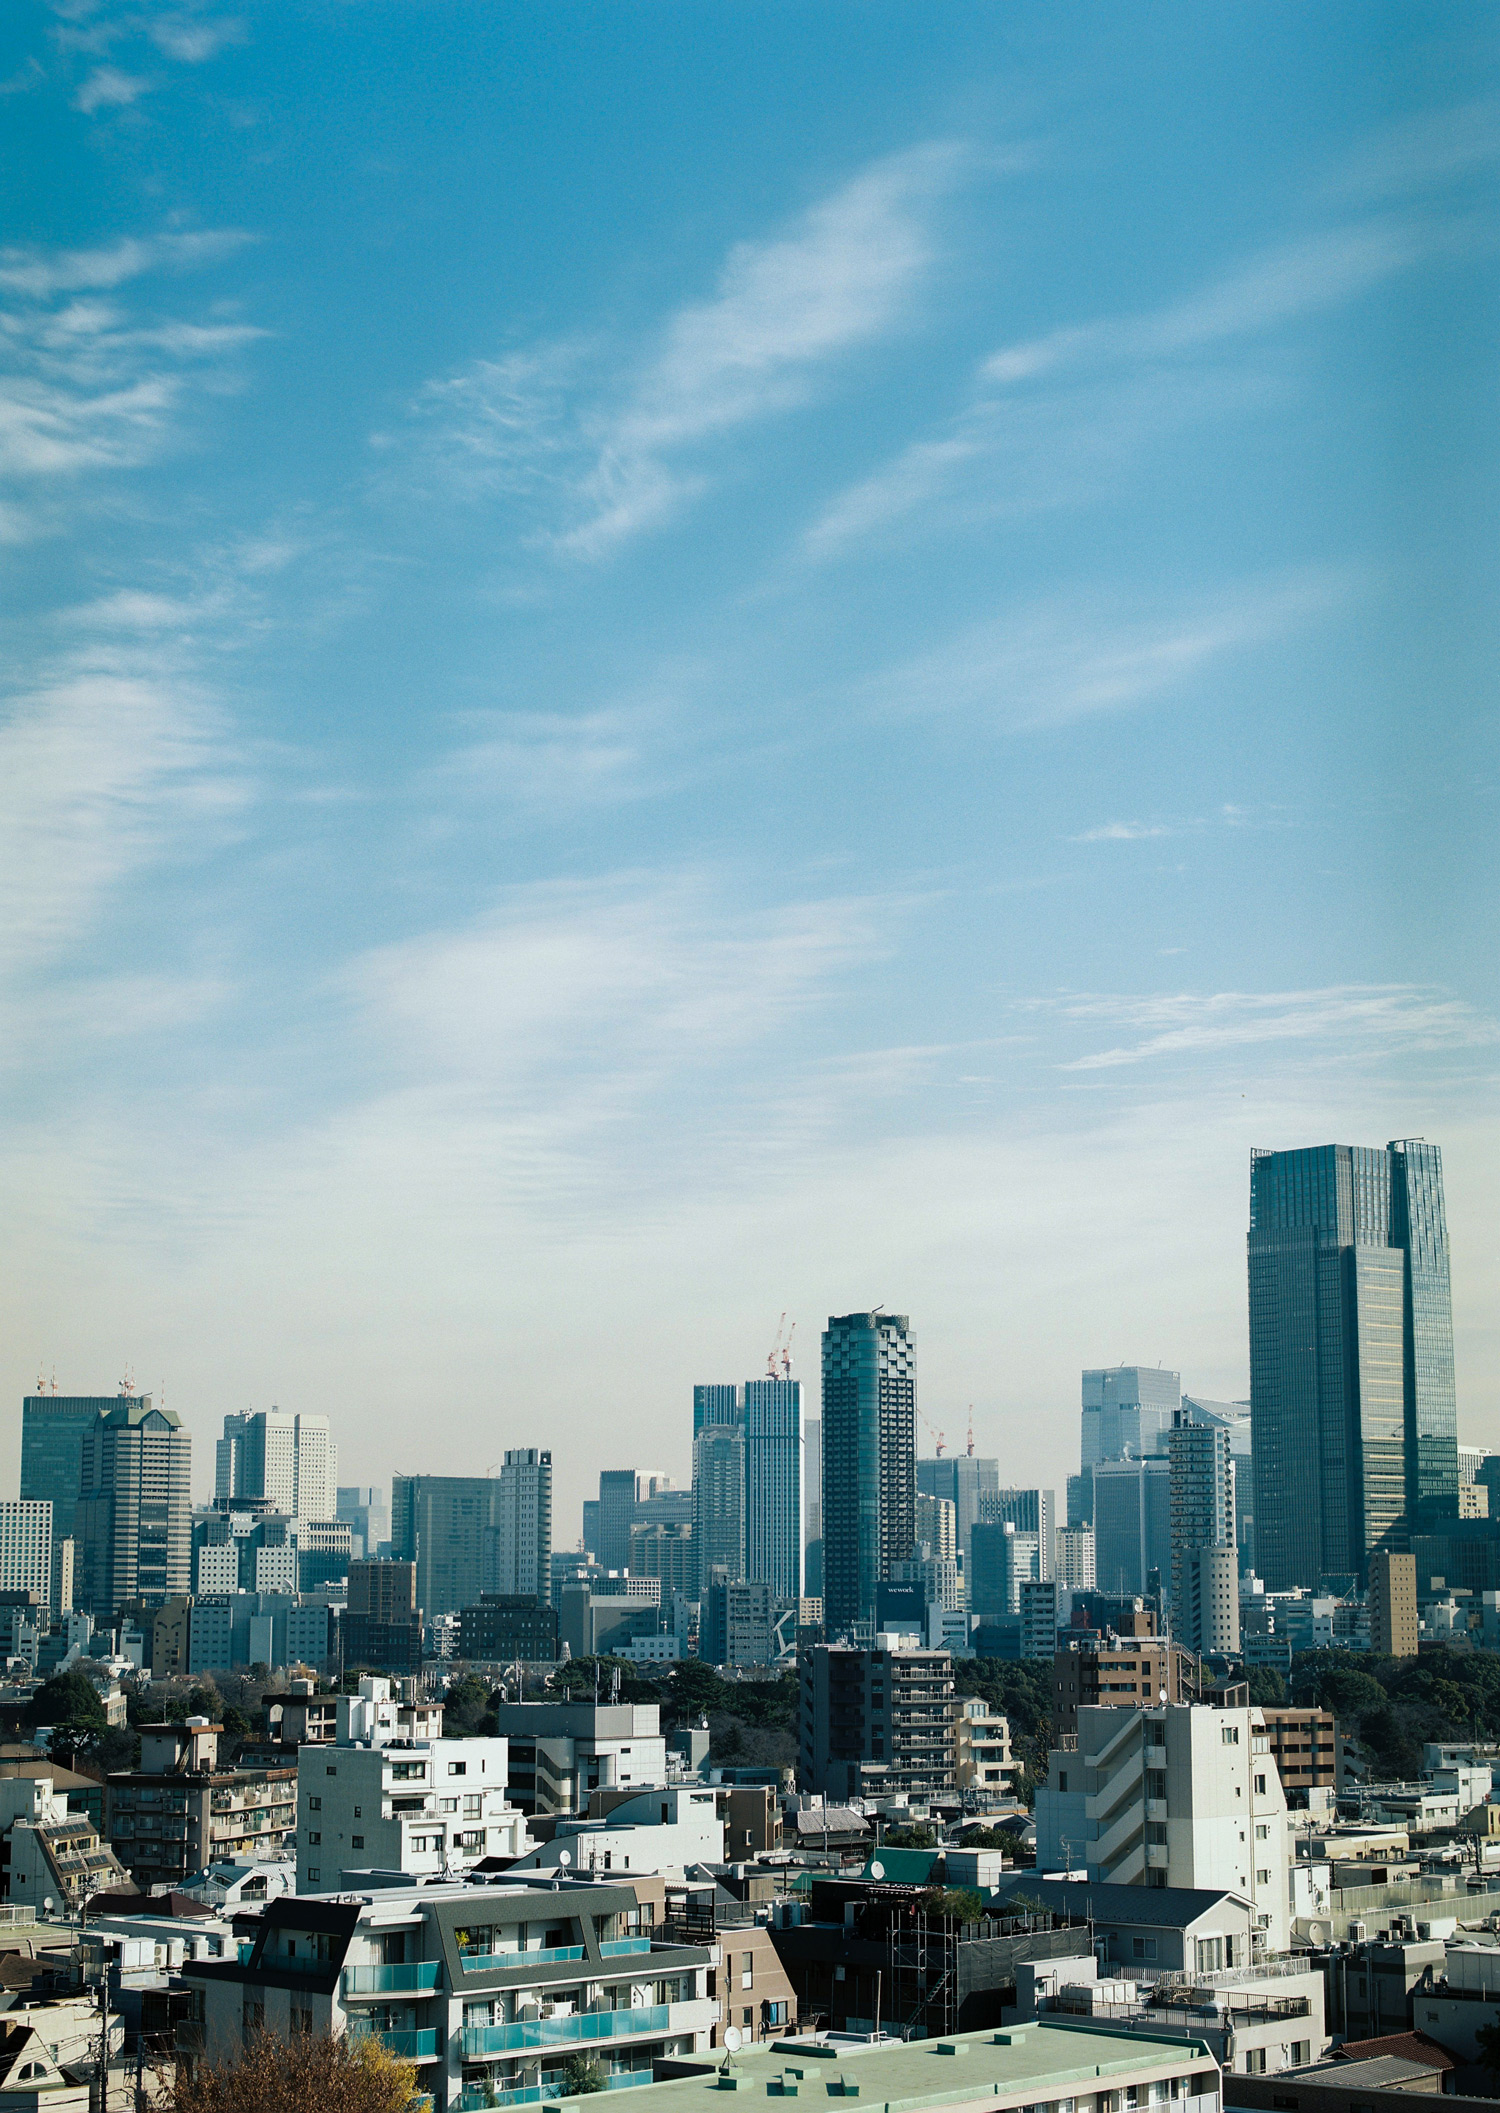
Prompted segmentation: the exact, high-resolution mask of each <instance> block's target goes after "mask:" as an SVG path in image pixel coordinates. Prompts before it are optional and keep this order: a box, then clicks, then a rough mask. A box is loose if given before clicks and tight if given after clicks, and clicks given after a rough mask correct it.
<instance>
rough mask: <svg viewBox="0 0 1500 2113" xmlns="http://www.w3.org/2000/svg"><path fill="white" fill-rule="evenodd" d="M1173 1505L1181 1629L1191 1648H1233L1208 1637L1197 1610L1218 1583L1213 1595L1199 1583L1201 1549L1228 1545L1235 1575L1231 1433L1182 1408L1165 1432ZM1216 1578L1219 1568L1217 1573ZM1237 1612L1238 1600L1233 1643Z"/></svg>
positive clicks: (1210, 1602) (1175, 1598) (1175, 1601)
mask: <svg viewBox="0 0 1500 2113" xmlns="http://www.w3.org/2000/svg"><path fill="white" fill-rule="evenodd" d="M1167 1460H1168V1464H1169V1480H1170V1484H1171V1505H1172V1608H1173V1614H1174V1620H1175V1626H1176V1630H1177V1634H1178V1636H1179V1637H1180V1639H1181V1640H1182V1642H1183V1643H1185V1644H1187V1646H1188V1647H1189V1649H1190V1650H1194V1651H1208V1650H1216V1649H1228V1648H1231V1647H1230V1646H1228V1645H1215V1644H1210V1643H1208V1642H1207V1641H1205V1639H1204V1636H1203V1635H1202V1633H1201V1631H1200V1626H1199V1624H1198V1622H1197V1620H1196V1618H1195V1610H1198V1609H1202V1610H1205V1611H1207V1610H1211V1609H1212V1608H1213V1607H1214V1606H1215V1605H1216V1604H1217V1596H1218V1592H1219V1586H1218V1584H1217V1582H1216V1583H1215V1584H1214V1586H1213V1589H1212V1592H1211V1593H1210V1595H1209V1597H1207V1598H1205V1597H1204V1595H1203V1592H1202V1591H1201V1589H1200V1585H1201V1582H1202V1581H1201V1580H1200V1577H1199V1570H1200V1565H1199V1563H1198V1554H1199V1551H1200V1549H1212V1548H1223V1549H1227V1550H1228V1551H1229V1568H1230V1573H1231V1576H1237V1574H1238V1565H1237V1563H1236V1562H1235V1560H1234V1557H1235V1538H1234V1460H1233V1458H1232V1456H1231V1454H1230V1450H1229V1433H1228V1431H1227V1430H1225V1429H1224V1428H1223V1426H1222V1425H1220V1424H1213V1423H1193V1422H1190V1421H1189V1419H1188V1414H1187V1411H1186V1410H1179V1411H1178V1413H1177V1417H1176V1420H1175V1421H1174V1423H1173V1425H1172V1428H1171V1430H1170V1431H1169V1433H1168V1434H1167ZM1215 1577H1216V1578H1217V1573H1215ZM1238 1628H1239V1614H1238V1601H1237V1600H1236V1613H1235V1629H1236V1637H1235V1643H1236V1645H1237V1644H1238V1641H1239V1638H1238Z"/></svg>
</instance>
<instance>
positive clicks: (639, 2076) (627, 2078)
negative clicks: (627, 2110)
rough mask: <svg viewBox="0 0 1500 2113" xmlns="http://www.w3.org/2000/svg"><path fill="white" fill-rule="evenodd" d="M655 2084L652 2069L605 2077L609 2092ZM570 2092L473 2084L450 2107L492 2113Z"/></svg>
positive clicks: (538, 2086)
mask: <svg viewBox="0 0 1500 2113" xmlns="http://www.w3.org/2000/svg"><path fill="white" fill-rule="evenodd" d="M653 2081H654V2079H653V2077H652V2074H651V2071H650V2070H649V2069H627V2070H626V2071H625V2073H624V2075H623V2076H606V2077H605V2079H604V2088H605V2090H606V2091H628V2090H629V2089H630V2088H631V2086H632V2085H633V2084H649V2083H652V2082H653ZM567 2096H568V2093H567V2092H566V2091H565V2090H564V2088H563V2086H562V2085H561V2084H527V2085H524V2086H521V2087H519V2088H518V2089H516V2090H514V2091H502V2090H499V2089H497V2088H495V2087H492V2086H491V2085H489V2084H477V2085H472V2086H471V2087H470V2088H469V2089H468V2090H467V2091H462V2092H460V2094H459V2096H458V2097H457V2098H453V2099H450V2100H449V2101H448V2103H449V2105H450V2106H451V2107H453V2108H454V2109H455V2113H489V2109H490V2108H491V2107H496V2106H534V2105H538V2104H540V2103H541V2101H542V2100H543V2099H548V2098H552V2099H556V2098H566V2097H567Z"/></svg>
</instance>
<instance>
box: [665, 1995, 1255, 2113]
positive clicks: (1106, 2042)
mask: <svg viewBox="0 0 1500 2113" xmlns="http://www.w3.org/2000/svg"><path fill="white" fill-rule="evenodd" d="M680 2059H682V2060H687V2059H688V2057H687V2056H682V2057H680ZM693 2059H694V2060H701V2061H705V2062H706V2061H709V2060H712V2061H713V2062H714V2064H715V2067H714V2068H713V2069H712V2070H711V2071H709V2072H708V2073H706V2074H704V2075H702V2076H682V2077H674V2078H672V2079H671V2080H670V2081H669V2082H667V2083H660V2084H642V2085H640V2086H638V2087H637V2088H636V2089H635V2090H634V2091H632V2092H631V2094H630V2113H646V2108H647V2106H648V2104H650V2105H652V2106H657V2107H659V2108H660V2113H667V2109H668V2108H669V2107H670V2108H671V2113H731V2108H733V2109H735V2113H738V2109H739V2108H741V2107H742V2106H743V2105H744V2104H745V2102H746V2101H747V2100H757V2099H758V2100H761V2101H764V2100H765V2099H767V2098H781V2097H787V2098H790V2097H793V2096H795V2097H797V2098H798V2099H806V2100H808V2101H809V2102H810V2104H811V2105H812V2106H814V2107H816V2108H817V2109H818V2113H823V2109H824V2108H825V2107H826V2106H827V2103H828V2101H829V2099H839V2098H857V2100H858V2102H859V2104H860V2106H861V2107H872V2108H874V2109H875V2113H887V2109H889V2113H894V2109H895V2108H896V2107H908V2108H911V2107H920V2106H938V2105H943V2104H952V2105H957V2104H961V2103H963V2102H964V2101H966V2100H972V2099H974V2098H976V2097H980V2098H1001V2099H1005V2098H1009V2099H1015V2100H1018V2101H1019V2102H1021V2103H1023V2104H1027V2105H1031V2104H1034V2103H1036V2102H1038V2101H1040V2100H1045V2099H1049V2098H1054V2097H1061V2098H1076V2097H1082V2096H1084V2095H1086V2094H1088V2093H1089V2092H1091V2091H1095V2090H1097V2089H1099V2088H1100V2083H1099V2080H1100V2079H1104V2080H1105V2085H1104V2087H1105V2088H1108V2082H1107V2080H1108V2079H1109V2078H1112V2077H1113V2078H1126V2077H1129V2078H1132V2079H1135V2078H1143V2077H1146V2076H1151V2075H1159V2074H1163V2073H1166V2074H1171V2073H1176V2074H1183V2073H1186V2072H1189V2071H1193V2070H1197V2069H1204V2068H1206V2069H1207V2070H1209V2071H1210V2072H1211V2082H1210V2085H1209V2086H1208V2087H1207V2088H1211V2089H1213V2090H1215V2091H1217V2088H1218V2075H1219V2072H1218V2066H1217V2064H1216V2063H1215V2061H1214V2058H1213V2055H1212V2054H1211V2053H1210V2051H1209V2049H1208V2048H1207V2047H1206V2046H1205V2045H1204V2043H1203V2042H1202V2041H1201V2040H1182V2039H1174V2038H1172V2037H1171V2036H1170V2035H1169V2034H1166V2033H1145V2032H1131V2033H1124V2032H1106V2031H1100V2030H1098V2029H1096V2028H1093V2027H1090V2026H1087V2025H1081V2024H1075V2023H1072V2022H1068V2021H1063V2020H1059V2019H1052V2018H1047V2019H1042V2020H1039V2021H1035V2022H1032V2023H1029V2024H1025V2025H1007V2026H1002V2027H1000V2028H998V2029H996V2028H993V2027H991V2028H989V2029H987V2030H986V2031H984V2032H960V2033H955V2034H954V2035H953V2037H952V2038H951V2039H942V2040H899V2041H894V2042H890V2043H887V2044H886V2045H883V2046H879V2047H852V2048H851V2047H839V2048H837V2049H834V2048H829V2047H821V2048H820V2047H819V2046H817V2044H816V2043H815V2042H813V2041H811V2040H803V2041H799V2040H794V2039H785V2040H776V2041H773V2042H771V2043H770V2045H759V2046H756V2047H753V2048H750V2047H747V2048H745V2049H743V2050H742V2051H741V2052H740V2053H739V2054H736V2055H734V2056H733V2057H731V2058H730V2060H729V2064H728V2070H727V2074H728V2076H730V2077H732V2078H733V2079H734V2088H733V2089H732V2090H730V2089H729V2088H727V2087H726V2085H725V2084H724V2083H722V2082H721V2080H720V2066H719V2065H721V2064H723V2062H724V2060H725V2057H724V2054H723V2052H722V2050H719V2051H716V2052H715V2053H714V2054H713V2055H712V2056H710V2055H707V2054H705V2055H701V2056H694V2057H693ZM799 2070H800V2071H801V2074H800V2076H799V2075H798V2074H797V2072H798V2071H799ZM648 2091H649V2092H650V2093H651V2098H650V2100H649V2101H648V2100H647V2097H646V2094H647V2092H648Z"/></svg>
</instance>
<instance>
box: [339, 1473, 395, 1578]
mask: <svg viewBox="0 0 1500 2113" xmlns="http://www.w3.org/2000/svg"><path fill="white" fill-rule="evenodd" d="M333 1515H334V1517H335V1518H336V1519H342V1520H343V1521H344V1524H345V1525H346V1526H347V1527H348V1528H349V1532H350V1535H351V1537H352V1542H351V1547H352V1554H353V1557H354V1560H355V1561H356V1562H365V1561H367V1560H369V1561H373V1560H374V1559H375V1558H376V1557H377V1556H378V1555H379V1554H380V1544H381V1542H382V1541H388V1540H389V1539H390V1537H391V1514H390V1507H389V1506H388V1505H387V1503H386V1501H385V1492H384V1491H383V1490H381V1489H377V1488H375V1487H374V1486H373V1485H371V1484H368V1483H353V1484H351V1485H350V1486H349V1487H347V1488H344V1489H335V1491H334V1512H333Z"/></svg>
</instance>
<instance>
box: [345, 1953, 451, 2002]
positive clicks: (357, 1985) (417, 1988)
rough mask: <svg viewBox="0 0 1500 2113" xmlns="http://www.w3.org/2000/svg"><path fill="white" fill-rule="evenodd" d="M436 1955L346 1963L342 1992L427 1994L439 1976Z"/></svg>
mask: <svg viewBox="0 0 1500 2113" xmlns="http://www.w3.org/2000/svg"><path fill="white" fill-rule="evenodd" d="M442 1971H443V1969H442V1967H441V1965H440V1964H439V1962H438V1961H437V1960H436V1959H409V1960H407V1961H405V1962H404V1963H397V1964H395V1965H392V1966H346V1967H345V1968H344V1994H345V1995H346V1996H383V1995H401V1994H410V1995H430V1994H431V1993H432V1991H433V1989H435V1988H436V1987H437V1985H438V1982H439V1980H440V1979H441V1977H442Z"/></svg>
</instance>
